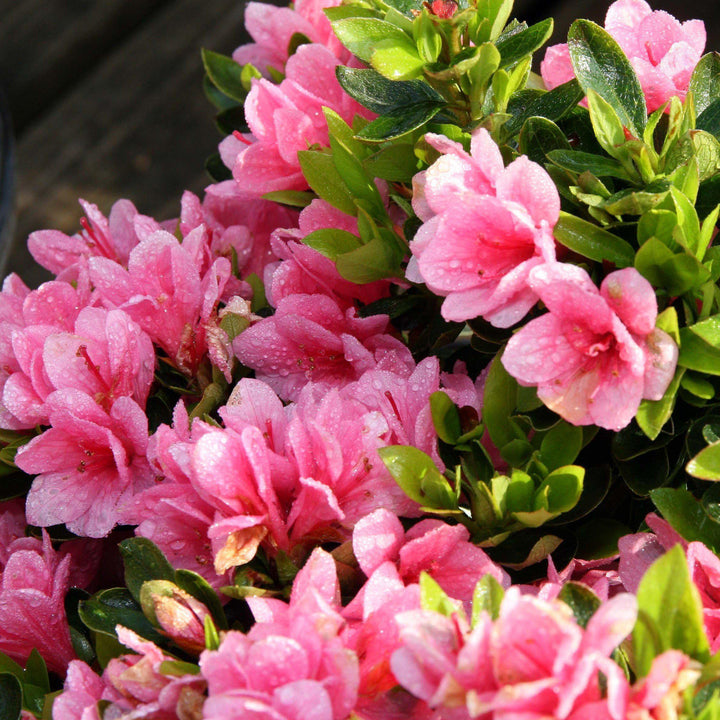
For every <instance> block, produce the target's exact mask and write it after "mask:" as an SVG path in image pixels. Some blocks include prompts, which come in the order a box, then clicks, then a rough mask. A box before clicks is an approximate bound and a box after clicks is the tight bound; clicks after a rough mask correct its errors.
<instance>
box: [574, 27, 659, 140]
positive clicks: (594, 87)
mask: <svg viewBox="0 0 720 720" xmlns="http://www.w3.org/2000/svg"><path fill="white" fill-rule="evenodd" d="M568 50H569V51H570V58H571V61H572V64H573V69H574V70H575V76H576V77H577V79H578V80H579V82H580V85H581V86H582V88H583V90H585V93H586V94H589V93H590V91H594V92H596V93H597V94H598V95H599V96H600V97H602V98H603V99H604V100H605V101H606V102H607V103H609V105H610V106H611V107H612V108H613V110H614V111H615V112H616V113H617V116H618V117H619V118H620V121H621V123H622V124H623V125H624V126H625V127H627V128H628V129H629V130H630V132H631V133H632V134H633V135H634V136H635V137H638V138H639V137H642V131H643V129H644V128H645V123H646V121H647V110H646V106H645V96H644V95H643V91H642V88H641V87H640V82H639V80H638V78H637V75H636V74H635V71H634V70H633V68H632V65H630V61H629V60H628V59H627V57H626V56H625V54H624V53H623V51H622V50H621V49H620V46H619V45H618V44H617V42H615V40H614V39H613V38H612V37H611V36H610V34H609V33H608V32H607V31H606V30H605V29H604V28H601V27H600V26H599V25H596V24H595V23H593V22H590V21H589V20H576V21H575V22H574V23H573V24H572V26H571V27H570V32H569V33H568Z"/></svg>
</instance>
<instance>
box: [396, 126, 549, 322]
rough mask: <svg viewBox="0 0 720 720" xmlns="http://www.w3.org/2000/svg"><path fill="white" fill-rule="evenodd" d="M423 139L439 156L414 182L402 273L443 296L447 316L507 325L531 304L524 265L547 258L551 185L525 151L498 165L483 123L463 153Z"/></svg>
mask: <svg viewBox="0 0 720 720" xmlns="http://www.w3.org/2000/svg"><path fill="white" fill-rule="evenodd" d="M426 139H427V140H428V142H430V143H431V144H432V145H433V146H434V147H435V148H436V149H437V150H439V151H440V152H441V153H442V156H441V157H440V158H439V159H438V160H437V161H436V162H435V163H433V165H431V166H430V167H429V168H428V169H427V170H426V171H424V173H420V174H419V176H416V178H415V179H414V180H413V189H414V193H413V196H414V197H413V207H414V209H415V212H416V213H417V215H418V217H419V218H420V219H421V220H423V221H424V222H423V225H422V226H421V227H420V229H419V230H418V231H417V233H416V234H415V238H414V239H413V241H412V242H411V243H410V250H411V251H412V254H413V257H412V259H411V260H410V263H409V265H408V268H407V277H408V279H409V280H412V281H413V282H424V283H425V284H426V285H427V286H428V288H429V289H430V290H432V292H434V293H435V294H437V295H441V296H442V297H445V301H444V302H443V304H442V308H441V313H442V316H443V317H444V318H445V319H446V320H455V321H462V320H468V319H470V318H474V317H478V316H481V317H484V318H485V319H486V320H488V321H489V322H490V323H492V324H493V325H496V326H497V327H509V326H510V325H513V324H514V323H516V322H517V321H518V320H520V319H521V318H522V317H523V316H524V315H525V314H526V313H527V312H528V310H529V309H530V308H531V307H532V306H533V305H534V304H535V303H536V302H537V295H536V294H535V293H534V292H533V291H532V289H531V288H530V287H529V286H528V283H527V279H528V275H529V273H530V271H531V270H532V269H533V268H534V267H537V266H538V265H541V264H543V263H544V262H546V261H548V260H551V259H554V240H553V238H552V228H553V227H554V226H555V223H556V222H557V219H558V217H559V212H560V198H559V196H558V194H557V189H556V188H555V184H554V183H553V181H552V180H551V179H550V176H549V175H548V174H547V173H546V172H545V170H544V169H543V168H541V167H540V166H539V165H537V164H536V163H533V162H531V161H530V160H528V159H527V158H526V157H520V158H518V159H517V160H514V161H513V162H512V163H510V165H508V167H507V168H504V167H503V161H502V157H501V155H500V150H499V149H498V147H497V145H495V143H494V142H493V140H492V138H491V137H490V135H489V133H488V132H487V130H485V129H484V128H480V129H478V130H476V131H475V132H474V133H473V139H472V145H471V151H470V154H469V155H468V154H467V153H466V152H465V150H464V149H463V147H462V146H461V145H460V144H459V143H456V142H452V141H450V140H448V139H447V138H445V137H443V136H441V135H432V134H428V135H426Z"/></svg>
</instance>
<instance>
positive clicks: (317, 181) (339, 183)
mask: <svg viewBox="0 0 720 720" xmlns="http://www.w3.org/2000/svg"><path fill="white" fill-rule="evenodd" d="M298 160H299V162H300V168H301V169H302V172H303V175H304V176H305V179H306V180H307V183H308V185H309V186H310V187H311V188H312V189H313V190H314V191H315V192H316V193H317V195H318V197H320V198H322V199H323V200H326V201H327V202H329V203H330V204H331V205H332V206H333V207H335V208H337V209H338V210H341V211H342V212H344V213H347V214H348V215H355V214H356V213H357V206H356V205H355V201H354V200H353V196H352V194H351V193H350V191H349V190H348V189H347V185H345V183H344V181H343V179H342V176H341V175H340V173H339V172H338V171H337V168H336V167H335V163H334V162H333V159H332V156H331V155H329V154H328V153H323V152H315V151H312V150H300V151H299V152H298Z"/></svg>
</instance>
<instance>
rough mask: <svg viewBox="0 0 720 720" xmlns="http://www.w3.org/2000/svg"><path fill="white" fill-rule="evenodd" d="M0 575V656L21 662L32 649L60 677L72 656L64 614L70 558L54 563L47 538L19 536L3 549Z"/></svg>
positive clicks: (68, 630)
mask: <svg viewBox="0 0 720 720" xmlns="http://www.w3.org/2000/svg"><path fill="white" fill-rule="evenodd" d="M8 553H9V557H8V559H7V562H6V563H5V567H4V568H3V570H2V573H0V628H2V632H0V652H3V653H5V654H7V655H9V656H10V657H11V658H13V660H16V661H17V662H19V663H21V664H23V665H24V664H25V662H26V661H27V659H28V657H29V655H30V652H31V651H32V649H33V648H37V650H38V651H39V652H40V654H41V655H42V656H43V658H44V659H45V662H46V663H47V666H48V668H49V669H50V670H52V671H53V672H56V673H58V674H59V675H64V674H65V671H66V669H67V666H68V663H69V662H70V661H71V660H73V659H74V658H75V651H74V650H73V647H72V643H71V642H70V629H69V626H68V622H67V617H66V616H65V606H64V601H65V593H66V592H67V590H68V587H69V582H68V578H69V572H70V558H69V557H68V556H66V557H64V558H62V559H60V558H59V557H58V555H57V554H56V553H55V551H54V550H53V548H52V545H51V543H50V538H49V537H48V535H47V534H45V533H43V539H42V542H41V541H40V540H37V539H36V538H20V539H19V540H16V541H15V543H14V544H13V545H11V546H10V547H9V548H8Z"/></svg>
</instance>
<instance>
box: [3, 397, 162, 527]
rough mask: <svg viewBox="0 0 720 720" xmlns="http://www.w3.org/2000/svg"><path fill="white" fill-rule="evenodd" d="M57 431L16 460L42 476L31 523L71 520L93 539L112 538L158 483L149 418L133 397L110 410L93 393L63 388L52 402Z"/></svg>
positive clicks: (35, 487) (34, 491) (31, 504)
mask: <svg viewBox="0 0 720 720" xmlns="http://www.w3.org/2000/svg"><path fill="white" fill-rule="evenodd" d="M46 403H47V406H48V409H49V417H50V424H51V425H52V427H51V428H49V429H48V430H46V431H45V432H43V433H42V435H39V436H38V437H36V438H34V439H33V440H31V441H30V442H29V443H28V444H27V445H24V446H23V447H22V448H21V449H20V450H19V451H18V454H17V456H16V458H15V462H16V464H17V466H18V467H19V468H20V469H22V470H23V471H24V472H27V473H30V474H33V475H37V477H36V478H35V480H34V481H33V484H32V487H31V489H30V493H29V495H28V498H27V508H26V512H27V516H28V522H30V523H32V524H34V525H40V526H42V527H47V526H50V525H57V524H59V523H65V524H66V525H67V527H68V529H70V530H71V531H72V532H75V533H77V534H78V535H84V536H88V537H103V536H105V535H107V534H108V533H109V532H110V530H111V529H112V528H113V527H114V525H115V524H116V523H117V522H118V521H119V517H120V514H121V513H122V512H123V506H124V505H126V504H127V503H129V501H130V498H131V497H132V496H133V494H134V493H135V492H137V491H138V490H141V489H143V488H144V487H147V486H148V485H149V484H150V483H151V482H152V477H153V473H152V471H151V469H150V467H149V465H148V463H147V459H146V457H145V450H146V447H147V417H146V416H145V413H144V412H143V410H142V408H141V407H140V406H139V405H138V404H137V403H136V402H135V401H134V400H132V399H131V398H129V397H121V398H118V399H117V400H116V401H115V402H114V404H113V406H112V407H111V408H110V411H109V412H105V411H104V410H103V409H102V408H101V407H100V406H99V405H98V404H97V403H96V402H95V401H94V399H93V398H91V397H90V396H89V395H87V394H86V393H83V392H81V391H79V390H72V389H66V390H56V391H55V392H54V393H51V394H50V395H49V396H48V398H47V400H46Z"/></svg>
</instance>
